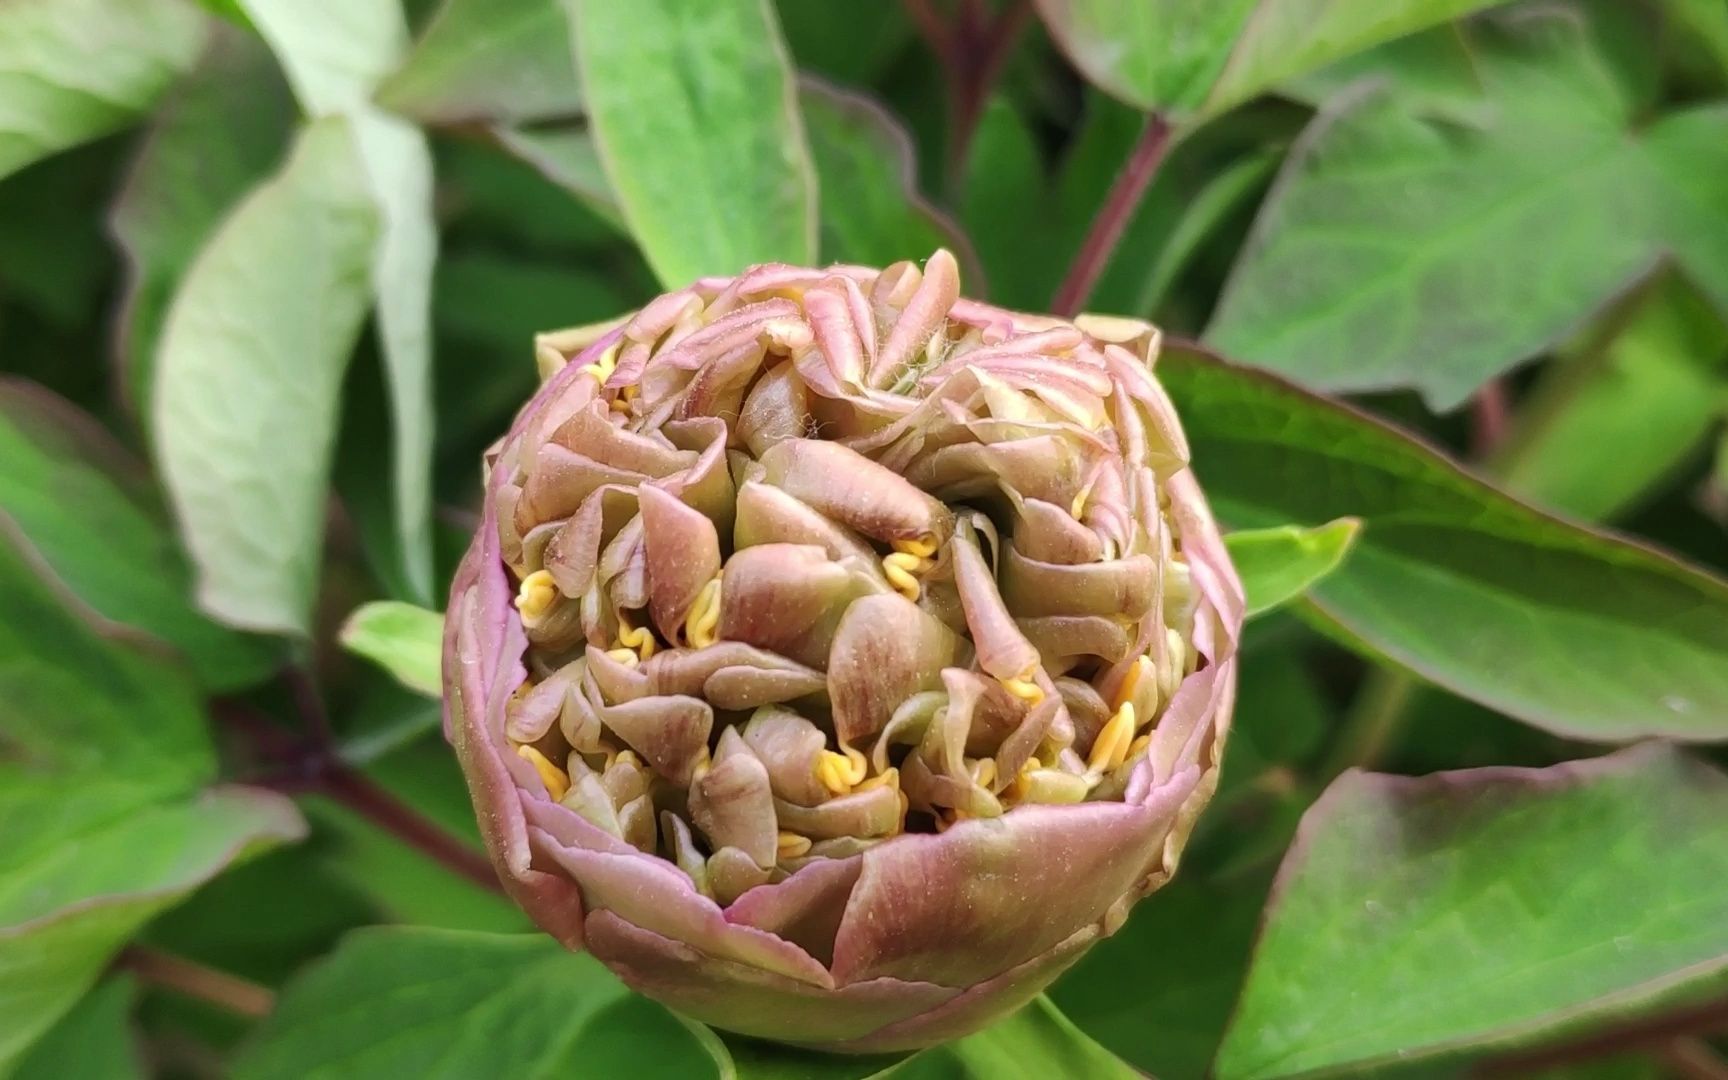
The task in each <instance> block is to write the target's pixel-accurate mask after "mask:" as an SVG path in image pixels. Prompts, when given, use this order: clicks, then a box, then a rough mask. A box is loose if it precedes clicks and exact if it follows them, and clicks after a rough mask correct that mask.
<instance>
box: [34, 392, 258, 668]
mask: <svg viewBox="0 0 1728 1080" xmlns="http://www.w3.org/2000/svg"><path fill="white" fill-rule="evenodd" d="M0 460H4V461H5V462H6V468H5V469H4V470H3V471H0V534H6V535H9V536H10V537H11V538H12V539H13V540H14V541H16V542H17V543H19V544H21V545H23V546H24V547H26V548H27V549H28V551H29V552H30V554H31V556H32V558H34V559H36V560H40V562H41V563H42V564H43V566H44V567H45V568H46V569H47V571H48V572H50V573H52V574H53V575H54V576H55V577H56V578H57V579H58V580H59V582H60V583H61V584H62V585H63V586H64V587H65V588H66V589H67V590H68V591H69V592H70V593H72V594H73V595H75V596H76V597H77V598H78V599H79V601H81V602H82V603H84V604H87V605H89V606H90V608H91V609H93V610H94V611H96V612H97V613H98V614H100V615H101V616H102V617H103V618H106V619H110V620H112V621H113V622H115V623H118V624H122V625H124V626H126V627H129V628H132V629H134V630H137V631H140V632H142V633H143V634H149V635H153V636H154V637H157V638H160V639H161V640H162V641H163V642H166V643H167V644H169V645H171V646H173V647H174V648H175V649H177V650H179V651H180V652H181V653H183V654H184V655H185V657H186V659H187V660H188V662H189V663H190V664H191V666H192V668H193V669H194V670H195V671H196V672H197V674H198V678H199V680H200V682H201V683H203V685H205V686H207V687H209V688H211V689H213V690H218V691H222V690H234V689H238V688H240V687H243V686H246V685H248V684H250V683H253V682H255V681H257V680H258V679H260V678H262V677H263V676H264V675H266V674H267V673H268V672H269V671H270V670H271V669H272V668H273V667H274V666H275V665H276V664H277V663H278V661H279V650H278V649H277V647H276V644H275V643H274V642H269V641H264V640H261V639H257V638H249V637H246V636H244V635H241V634H237V633H235V632H234V631H232V630H229V629H227V628H225V627H221V626H218V625H216V624H215V623H212V622H211V621H210V620H209V619H207V618H205V617H204V616H203V615H202V614H201V613H200V612H198V611H197V610H196V609H195V608H194V607H193V604H192V574H191V571H190V569H189V568H188V566H187V565H186V560H185V557H184V556H183V555H182V554H181V552H180V548H179V544H178V542H177V541H176V539H175V537H174V534H173V532H172V530H171V529H170V527H169V523H168V520H167V515H166V514H165V513H164V511H163V509H162V506H161V504H160V503H159V502H158V501H157V499H156V497H155V492H154V491H153V490H152V489H151V488H150V486H149V484H148V473H147V471H146V469H145V466H144V464H143V462H140V461H137V460H135V459H133V458H132V457H131V455H130V454H129V453H128V452H127V451H126V450H125V449H124V448H123V447H121V446H120V445H119V444H118V443H116V442H115V441H114V440H113V439H112V438H111V437H110V436H109V434H108V433H107V432H106V431H104V430H103V429H102V427H101V426H100V425H99V424H97V423H96V422H95V421H94V420H93V419H91V418H90V417H88V416H86V415H84V414H83V413H81V412H79V411H78V410H77V409H76V408H74V407H73V406H72V405H70V404H69V403H67V402H65V401H63V400H61V399H60V398H57V397H55V396H54V395H52V394H50V393H48V392H47V391H45V390H42V389H41V388H39V387H36V386H34V385H33V384H30V383H26V382H22V381H17V380H11V379H5V378H0ZM115 537H125V538H126V543H125V545H124V546H123V547H122V548H119V549H116V547H115V544H114V538H115Z"/></svg>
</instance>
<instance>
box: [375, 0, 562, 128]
mask: <svg viewBox="0 0 1728 1080" xmlns="http://www.w3.org/2000/svg"><path fill="white" fill-rule="evenodd" d="M378 102H379V104H381V105H383V106H384V107H385V108H387V109H391V110H394V111H395V112H399V113H401V114H402V115H404V116H406V117H409V118H410V119H413V120H417V121H419V122H420V123H422V124H461V123H475V122H480V121H509V122H521V121H529V120H543V119H547V118H551V117H563V116H570V115H572V114H574V113H576V112H577V111H578V110H580V109H581V108H582V99H581V95H580V93H579V90H578V87H577V83H576V64H575V62H574V60H573V59H572V58H571V55H570V26H569V22H568V20H567V19H566V17H565V14H564V10H563V8H562V7H561V6H560V3H559V0H445V2H444V5H443V7H441V8H439V9H438V14H436V15H435V16H433V18H432V22H431V23H430V24H429V25H428V26H427V27H426V31H425V33H424V34H422V35H421V37H420V40H419V41H418V42H416V43H415V45H414V50H413V52H412V53H410V54H409V56H408V59H407V62H405V63H404V64H403V65H402V67H401V68H400V69H399V70H397V72H396V73H395V74H393V75H391V76H390V77H389V78H387V79H385V80H384V83H383V85H381V86H380V87H379V88H378Z"/></svg>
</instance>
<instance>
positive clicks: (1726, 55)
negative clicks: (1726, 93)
mask: <svg viewBox="0 0 1728 1080" xmlns="http://www.w3.org/2000/svg"><path fill="white" fill-rule="evenodd" d="M1662 10H1663V11H1664V12H1665V13H1666V14H1667V16H1668V19H1669V21H1670V22H1672V23H1673V24H1674V25H1675V26H1677V27H1678V28H1679V29H1680V30H1681V31H1682V32H1683V33H1686V34H1689V35H1690V36H1692V37H1693V38H1695V39H1697V41H1698V44H1699V45H1700V46H1701V47H1702V49H1703V50H1704V51H1705V52H1707V53H1708V54H1709V56H1710V57H1711V59H1712V60H1714V61H1715V63H1716V67H1717V69H1718V70H1719V71H1720V72H1721V74H1722V75H1723V76H1724V77H1728V8H1725V7H1723V6H1722V5H1721V4H1718V3H1717V2H1716V0H1662Z"/></svg>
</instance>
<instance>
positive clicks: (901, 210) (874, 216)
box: [799, 78, 984, 294]
mask: <svg viewBox="0 0 1728 1080" xmlns="http://www.w3.org/2000/svg"><path fill="white" fill-rule="evenodd" d="M799 102H800V105H801V107H802V109H803V112H804V126H805V128H806V130H807V131H808V132H809V136H810V153H811V158H812V160H813V161H815V163H816V176H817V179H818V180H819V181H820V184H821V190H822V200H821V207H822V217H821V232H822V235H821V244H820V256H821V260H822V261H823V262H848V263H858V264H860V265H863V266H888V265H889V264H891V263H896V262H899V261H901V260H902V259H911V260H914V261H917V262H922V261H923V260H925V259H927V258H929V257H930V253H931V252H933V251H935V250H936V249H937V248H949V249H952V250H953V251H954V252H955V254H956V255H957V256H958V257H959V258H960V259H961V260H962V262H961V268H962V274H963V278H964V279H965V280H966V281H967V282H968V285H969V288H970V290H971V292H972V293H974V294H979V293H982V292H983V291H984V282H983V280H982V279H983V274H982V271H980V270H979V269H978V260H977V257H976V256H975V255H973V254H972V246H971V244H970V243H969V242H968V241H967V239H966V237H965V235H964V234H962V233H961V232H960V228H959V226H957V225H956V224H954V222H953V221H952V220H950V219H949V218H948V216H947V215H946V214H944V213H942V212H941V211H939V210H937V209H936V208H935V207H934V206H932V205H930V203H929V202H928V201H927V200H926V199H925V198H924V197H923V196H922V195H920V194H919V193H918V186H917V185H918V165H917V162H916V161H915V160H914V156H913V149H912V139H911V137H910V136H908V135H907V134H906V129H905V128H903V127H901V126H900V124H899V122H898V121H896V120H895V119H894V118H893V117H892V116H890V115H889V114H888V113H887V112H886V111H884V110H883V108H882V107H881V106H880V105H878V104H876V103H875V102H873V101H871V100H870V99H869V98H866V97H863V96H861V95H859V94H853V93H850V92H847V91H844V90H840V89H837V88H835V87H832V86H829V85H828V84H826V83H822V82H818V81H817V80H815V79H808V78H807V79H805V80H804V81H803V82H802V83H801V84H800V87H799Z"/></svg>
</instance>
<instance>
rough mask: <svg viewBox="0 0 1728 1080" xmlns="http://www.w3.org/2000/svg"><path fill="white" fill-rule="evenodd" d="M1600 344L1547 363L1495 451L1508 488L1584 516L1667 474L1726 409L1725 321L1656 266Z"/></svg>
mask: <svg viewBox="0 0 1728 1080" xmlns="http://www.w3.org/2000/svg"><path fill="white" fill-rule="evenodd" d="M1629 303H1630V304H1631V307H1630V310H1629V311H1628V312H1627V313H1626V315H1625V320H1626V321H1625V325H1624V328H1623V329H1622V330H1620V332H1619V333H1617V334H1615V335H1614V336H1613V337H1612V338H1611V339H1610V340H1608V341H1606V342H1596V343H1594V344H1593V346H1592V347H1589V348H1586V349H1585V350H1583V352H1582V353H1581V354H1580V355H1576V356H1572V357H1569V358H1567V360H1566V361H1565V362H1564V363H1561V364H1558V365H1555V366H1553V367H1551V368H1550V369H1549V370H1548V371H1547V372H1546V373H1545V374H1544V377H1543V379H1542V381H1541V382H1540V383H1538V384H1537V386H1536V389H1535V390H1534V391H1533V392H1532V393H1531V394H1530V396H1529V398H1527V399H1526V400H1525V401H1524V402H1521V403H1520V406H1519V410H1518V426H1517V427H1516V428H1515V429H1514V430H1513V433H1512V437H1511V438H1509V439H1508V440H1507V441H1506V443H1505V444H1504V445H1503V446H1502V447H1501V449H1500V452H1499V453H1498V454H1497V458H1498V459H1499V460H1501V461H1503V462H1505V463H1506V464H1505V467H1504V469H1503V470H1502V471H1501V474H1500V475H1501V477H1502V479H1503V481H1504V483H1505V484H1506V486H1507V487H1508V488H1510V489H1511V490H1513V491H1516V492H1518V493H1520V494H1522V495H1525V496H1527V497H1529V498H1531V499H1534V500H1535V501H1537V502H1540V503H1542V504H1544V505H1546V506H1552V507H1554V508H1556V509H1558V510H1563V511H1565V512H1567V513H1570V514H1576V515H1577V516H1579V517H1582V518H1586V519H1602V518H1609V517H1613V516H1615V515H1617V514H1618V513H1620V512H1621V511H1623V510H1624V509H1626V508H1627V507H1628V506H1631V505H1632V504H1634V503H1636V502H1637V501H1638V500H1639V499H1640V497H1641V496H1643V495H1645V494H1646V493H1647V492H1648V491H1649V490H1650V489H1651V487H1652V486H1653V485H1654V484H1656V483H1657V482H1659V481H1661V480H1662V479H1663V478H1664V477H1667V476H1669V475H1671V474H1672V473H1673V472H1674V471H1675V470H1676V469H1677V468H1678V467H1679V466H1680V465H1681V464H1682V463H1684V462H1685V461H1686V459H1687V458H1688V457H1689V456H1690V455H1691V454H1692V452H1693V451H1694V450H1696V449H1697V448H1698V447H1699V446H1700V445H1701V444H1702V443H1703V442H1704V441H1705V439H1706V438H1707V437H1708V436H1709V434H1710V432H1711V431H1712V430H1714V429H1715V427H1716V425H1717V423H1718V420H1719V418H1720V416H1721V415H1722V413H1723V410H1724V408H1728V379H1725V378H1724V373H1725V372H1728V324H1725V323H1724V322H1723V321H1722V318H1721V316H1719V315H1717V314H1716V313H1715V312H1714V311H1712V310H1711V309H1710V308H1709V306H1708V305H1707V304H1705V303H1704V301H1703V300H1702V299H1700V298H1699V297H1698V295H1697V293H1696V292H1695V291H1694V290H1693V289H1692V288H1691V287H1690V286H1688V285H1687V284H1686V283H1685V282H1684V281H1683V280H1681V279H1680V278H1678V277H1675V276H1673V275H1668V274H1665V275H1663V276H1662V277H1660V278H1658V279H1657V280H1656V281H1655V282H1653V283H1652V284H1651V285H1650V286H1649V288H1648V289H1647V290H1646V291H1642V292H1641V293H1640V295H1639V296H1637V297H1635V298H1633V299H1632V300H1631V301H1629Z"/></svg>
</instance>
